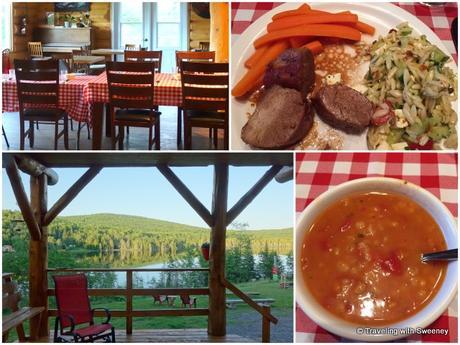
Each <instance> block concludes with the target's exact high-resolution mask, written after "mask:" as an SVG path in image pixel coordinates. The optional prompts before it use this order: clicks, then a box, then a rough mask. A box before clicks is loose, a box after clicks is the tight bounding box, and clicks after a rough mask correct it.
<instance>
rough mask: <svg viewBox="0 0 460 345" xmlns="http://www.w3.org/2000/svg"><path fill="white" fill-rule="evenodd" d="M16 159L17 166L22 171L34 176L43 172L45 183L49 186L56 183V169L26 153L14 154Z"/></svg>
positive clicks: (57, 179)
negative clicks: (45, 177)
mask: <svg viewBox="0 0 460 345" xmlns="http://www.w3.org/2000/svg"><path fill="white" fill-rule="evenodd" d="M16 160H17V164H18V168H19V170H21V171H22V172H24V173H26V174H28V175H30V176H34V177H38V176H40V175H41V174H45V175H46V176H47V177H48V179H47V181H48V182H47V183H48V185H50V186H53V185H55V184H56V183H58V181H59V176H58V174H57V173H56V171H54V170H53V169H51V168H48V167H46V166H44V165H43V164H41V163H39V162H37V161H36V160H35V159H33V158H32V157H30V156H28V155H21V156H16Z"/></svg>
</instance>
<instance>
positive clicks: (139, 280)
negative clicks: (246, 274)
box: [115, 255, 287, 288]
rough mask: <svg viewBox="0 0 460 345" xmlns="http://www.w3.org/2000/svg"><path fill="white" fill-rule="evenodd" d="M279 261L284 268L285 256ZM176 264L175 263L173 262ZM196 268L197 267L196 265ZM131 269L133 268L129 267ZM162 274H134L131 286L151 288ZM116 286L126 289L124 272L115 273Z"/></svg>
mask: <svg viewBox="0 0 460 345" xmlns="http://www.w3.org/2000/svg"><path fill="white" fill-rule="evenodd" d="M279 258H280V261H281V263H282V265H283V266H284V267H285V266H286V261H287V256H286V255H279ZM254 261H255V263H256V264H257V263H258V262H259V261H260V255H254ZM175 262H177V261H175ZM195 263H196V264H198V257H197V258H195ZM197 266H198V265H197ZM167 267H168V262H167V261H163V262H155V263H150V264H144V265H140V266H136V267H135V268H167ZM130 268H133V267H130ZM161 274H162V272H134V274H133V285H134V287H136V288H141V287H145V288H147V287H152V283H150V282H152V279H154V280H155V281H156V282H158V281H159V280H160V279H161ZM197 274H200V275H201V274H202V275H206V272H200V273H197ZM115 275H116V284H117V286H118V287H120V288H122V287H126V273H125V272H116V273H115Z"/></svg>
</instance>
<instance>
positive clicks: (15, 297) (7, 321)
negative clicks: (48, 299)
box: [2, 273, 45, 343]
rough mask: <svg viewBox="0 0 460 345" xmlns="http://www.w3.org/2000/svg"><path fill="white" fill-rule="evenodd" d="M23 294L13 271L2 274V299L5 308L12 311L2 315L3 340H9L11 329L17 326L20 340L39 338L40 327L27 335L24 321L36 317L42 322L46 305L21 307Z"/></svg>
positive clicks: (4, 341)
mask: <svg viewBox="0 0 460 345" xmlns="http://www.w3.org/2000/svg"><path fill="white" fill-rule="evenodd" d="M20 300H21V295H20V294H19V292H18V290H17V284H16V283H15V282H14V281H13V280H12V275H11V273H4V274H3V275H2V301H3V307H2V308H3V309H6V310H9V311H10V312H11V313H10V314H8V315H4V316H3V317H2V342H3V343H6V342H7V341H8V334H9V332H10V330H12V329H13V328H16V332H17V333H18V338H19V341H20V342H26V341H31V340H36V339H37V338H38V329H32V330H31V332H30V334H31V335H30V337H27V336H26V335H25V332H24V326H23V323H24V322H25V321H27V320H30V319H33V318H36V319H38V322H37V324H40V319H41V314H42V312H43V311H44V310H45V308H44V307H34V308H32V307H23V308H20V307H19V301H20Z"/></svg>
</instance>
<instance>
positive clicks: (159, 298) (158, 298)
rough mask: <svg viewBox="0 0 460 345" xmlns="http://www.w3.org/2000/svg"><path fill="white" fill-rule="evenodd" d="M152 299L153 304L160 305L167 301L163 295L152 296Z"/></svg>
mask: <svg viewBox="0 0 460 345" xmlns="http://www.w3.org/2000/svg"><path fill="white" fill-rule="evenodd" d="M152 297H153V304H155V303H157V302H158V303H159V304H160V305H162V304H163V302H164V301H166V300H167V297H166V296H163V295H152Z"/></svg>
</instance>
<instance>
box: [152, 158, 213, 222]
mask: <svg viewBox="0 0 460 345" xmlns="http://www.w3.org/2000/svg"><path fill="white" fill-rule="evenodd" d="M157 168H158V170H159V171H160V172H161V173H162V174H163V176H164V177H165V178H166V179H167V180H168V181H169V183H171V185H172V186H173V187H174V188H175V189H176V190H177V191H178V192H179V194H180V195H181V196H182V197H183V198H184V199H185V201H187V203H188V204H189V205H190V206H191V207H192V208H193V209H194V210H195V211H196V213H198V215H199V216H200V217H201V218H202V219H203V220H204V221H205V223H206V224H208V226H209V227H210V228H212V226H213V224H214V220H213V217H212V215H211V213H210V212H209V210H208V209H207V208H206V207H205V206H204V205H203V204H202V203H201V201H200V200H198V198H197V197H196V196H195V195H194V194H193V193H192V192H191V191H190V189H188V187H187V186H186V185H185V184H184V183H183V182H182V181H181V180H180V179H179V177H177V175H176V174H175V173H174V171H172V170H171V168H170V167H168V166H167V165H158V166H157Z"/></svg>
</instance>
